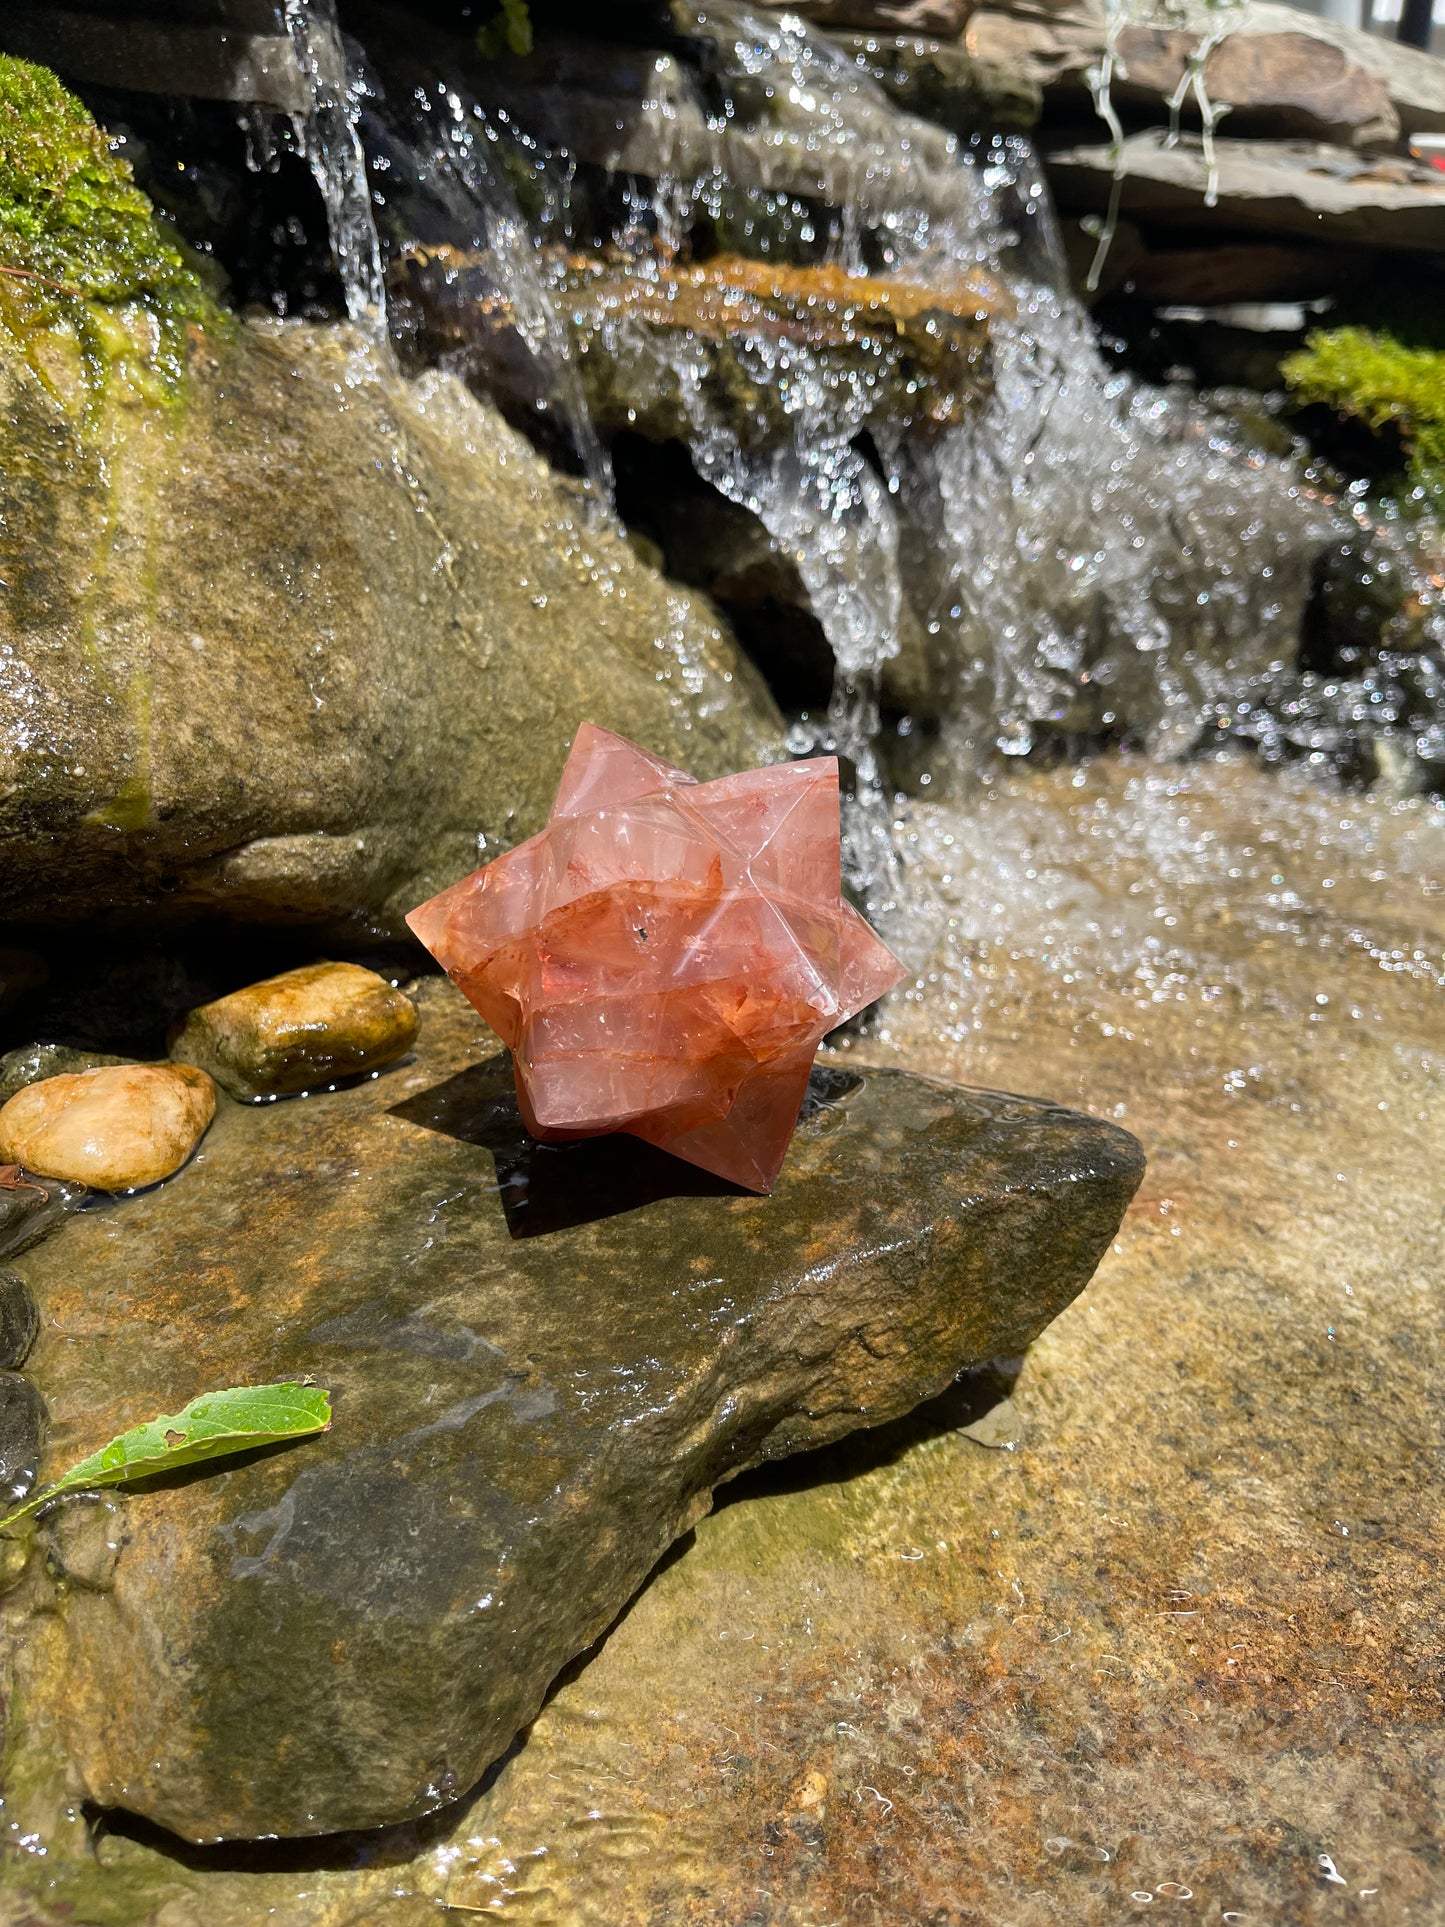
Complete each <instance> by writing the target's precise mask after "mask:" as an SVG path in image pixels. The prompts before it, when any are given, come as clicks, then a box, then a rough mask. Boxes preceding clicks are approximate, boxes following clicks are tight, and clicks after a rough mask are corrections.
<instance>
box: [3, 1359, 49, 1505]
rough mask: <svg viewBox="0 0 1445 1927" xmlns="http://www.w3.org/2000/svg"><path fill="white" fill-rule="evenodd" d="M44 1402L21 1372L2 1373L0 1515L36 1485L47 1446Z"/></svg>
mask: <svg viewBox="0 0 1445 1927" xmlns="http://www.w3.org/2000/svg"><path fill="white" fill-rule="evenodd" d="M45 1430H46V1411H45V1400H44V1399H43V1398H42V1397H41V1396H40V1394H39V1392H37V1391H36V1389H35V1387H34V1386H33V1385H32V1384H31V1382H30V1380H29V1379H28V1378H22V1377H21V1375H20V1373H19V1372H0V1512H8V1511H9V1510H10V1508H11V1506H15V1505H19V1504H20V1502H21V1500H22V1499H24V1498H25V1497H26V1496H27V1495H28V1494H29V1493H30V1492H31V1491H32V1490H33V1489H34V1486H35V1480H36V1477H37V1475H38V1473H39V1470H40V1454H41V1451H42V1449H43V1447H44V1445H45Z"/></svg>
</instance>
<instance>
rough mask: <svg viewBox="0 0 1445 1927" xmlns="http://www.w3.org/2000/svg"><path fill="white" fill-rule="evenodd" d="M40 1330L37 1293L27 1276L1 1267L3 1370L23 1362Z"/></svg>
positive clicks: (0, 1360) (0, 1350) (0, 1358)
mask: <svg viewBox="0 0 1445 1927" xmlns="http://www.w3.org/2000/svg"><path fill="white" fill-rule="evenodd" d="M39 1332H40V1311H39V1308H38V1307H37V1305H36V1303H35V1295H34V1293H33V1292H32V1291H31V1289H30V1287H29V1285H27V1284H26V1282H25V1280H24V1279H23V1278H20V1277H17V1276H16V1274H15V1273H14V1272H13V1271H5V1270H3V1269H0V1369H3V1370H5V1371H13V1370H14V1368H15V1367H16V1366H17V1365H23V1364H24V1363H25V1361H26V1359H27V1358H28V1357H29V1355H30V1347H31V1346H32V1345H33V1344H34V1343H35V1340H36V1338H37V1336H38V1335H39Z"/></svg>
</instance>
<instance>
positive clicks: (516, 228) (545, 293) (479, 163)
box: [404, 84, 613, 515]
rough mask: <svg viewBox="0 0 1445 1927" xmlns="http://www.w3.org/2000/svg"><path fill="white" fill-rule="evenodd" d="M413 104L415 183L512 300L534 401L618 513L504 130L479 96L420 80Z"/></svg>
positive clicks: (596, 494)
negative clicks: (508, 165)
mask: <svg viewBox="0 0 1445 1927" xmlns="http://www.w3.org/2000/svg"><path fill="white" fill-rule="evenodd" d="M410 108H411V113H410V116H409V119H408V120H407V121H406V123H405V133H404V140H405V142H406V144H407V145H408V146H409V148H410V158H411V161H412V164H413V168H414V180H413V183H412V185H413V190H414V191H416V192H421V191H424V192H425V193H426V195H427V196H428V197H429V198H430V199H431V200H433V201H434V202H435V203H436V204H437V214H438V215H439V217H440V221H441V224H442V228H443V231H444V232H445V233H446V236H447V248H448V254H449V257H450V258H451V259H453V260H460V261H465V262H466V263H467V265H468V268H469V269H470V270H471V271H472V272H473V273H475V272H480V273H481V274H482V275H483V276H484V277H485V278H486V280H487V281H488V282H489V283H490V285H491V286H492V287H493V288H495V290H496V291H497V293H498V294H499V295H500V297H501V298H502V300H503V301H504V302H505V303H506V308H507V313H508V317H509V319H510V321H511V323H512V324H513V326H514V328H515V330H516V334H517V336H518V337H519V338H520V341H521V342H522V344H523V345H524V347H525V350H526V354H527V356H528V359H529V363H530V367H529V369H528V372H527V376H526V379H527V381H528V383H529V385H530V387H531V389H532V397H533V401H534V404H535V406H536V407H537V408H539V409H543V410H551V411H553V412H554V414H555V415H556V416H557V417H558V418H559V420H560V422H561V424H562V425H563V427H564V429H565V431H566V437H567V440H568V441H569V443H570V445H571V447H572V449H573V451H574V452H575V454H576V455H577V457H578V459H579V460H580V462H581V465H582V471H583V474H584V476H585V478H586V481H587V487H588V497H587V499H588V501H589V503H590V505H591V506H592V509H593V512H594V513H600V514H603V515H609V514H610V513H611V508H612V498H613V482H612V470H611V464H610V462H609V459H608V456H607V451H606V450H605V448H604V447H603V445H602V441H601V438H600V436H599V435H598V433H597V430H596V427H595V425H594V423H593V421H592V417H591V414H590V412H589V410H588V407H587V400H586V396H585V395H584V394H583V392H582V384H581V381H580V378H579V376H578V371H577V363H576V358H575V356H574V354H573V352H572V342H571V337H570V335H569V333H568V329H567V325H566V323H565V321H564V319H563V317H562V315H561V313H560V312H559V308H558V304H557V301H556V299H555V297H554V295H553V292H552V290H551V289H550V288H549V287H548V285H547V283H546V281H545V279H544V276H543V273H542V269H541V266H540V261H539V250H538V243H537V239H536V237H534V236H533V235H532V233H531V232H530V231H529V229H528V227H527V224H526V222H525V221H524V220H523V218H522V214H521V211H520V209H519V208H518V206H517V199H516V195H515V194H514V193H513V191H512V188H511V185H510V183H509V182H508V180H507V177H506V175H505V173H504V172H503V171H502V169H501V168H500V167H498V165H497V164H496V162H495V159H494V156H493V151H492V150H493V144H494V141H495V140H496V138H497V130H496V129H495V128H493V127H492V125H491V124H490V123H489V122H488V120H487V117H486V115H485V114H484V113H483V112H482V111H481V109H480V108H479V107H478V106H477V104H476V102H475V101H471V100H464V99H463V97H462V96H461V94H459V93H458V92H457V91H456V89H455V88H450V87H446V86H443V85H441V84H437V85H435V86H433V87H427V86H422V85H418V86H415V87H414V88H413V90H412V96H411V101H410ZM466 298H467V297H466V296H465V294H464V295H463V299H466Z"/></svg>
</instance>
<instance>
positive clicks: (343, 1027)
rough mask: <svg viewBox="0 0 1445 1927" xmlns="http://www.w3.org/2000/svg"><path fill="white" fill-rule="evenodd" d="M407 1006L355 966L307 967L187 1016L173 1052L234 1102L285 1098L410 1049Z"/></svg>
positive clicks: (412, 1030)
mask: <svg viewBox="0 0 1445 1927" xmlns="http://www.w3.org/2000/svg"><path fill="white" fill-rule="evenodd" d="M417 1021H418V1020H417V1013H416V1005H415V1004H413V1002H412V1001H411V999H410V997H407V996H404V995H403V993H402V992H401V991H399V990H396V989H393V987H392V986H391V985H390V984H389V983H388V982H387V981H386V979H385V977H378V976H377V974H376V972H375V971H374V970H363V969H362V967H361V965H360V964H349V963H317V964H307V965H305V966H304V968H302V969H300V970H287V971H285V972H283V973H282V975H281V976H279V977H268V978H267V979H266V980H265V982H264V983H259V984H250V985H248V986H247V988H246V989H245V990H237V991H233V992H232V994H231V995H230V996H229V997H219V998H217V1000H216V1001H215V1003H213V1004H202V1005H201V1007H200V1009H199V1010H193V1011H192V1012H191V1014H190V1016H189V1017H187V1019H186V1021H185V1023H184V1024H183V1025H182V1026H181V1028H180V1030H179V1031H178V1032H177V1034H176V1036H175V1038H174V1039H173V1041H172V1043H171V1056H172V1058H173V1059H174V1060H175V1062H176V1063H178V1064H195V1065H198V1066H199V1067H200V1068H201V1069H202V1070H204V1071H209V1072H210V1074H211V1076H212V1077H214V1078H215V1080H216V1082H217V1083H218V1084H219V1085H220V1086H221V1088H222V1089H223V1090H226V1091H229V1092H230V1094H231V1096H232V1097H239V1098H262V1097H291V1096H295V1095H296V1094H297V1093H298V1092H301V1091H316V1090H324V1089H325V1087H326V1086H327V1085H328V1084H334V1083H336V1082H337V1081H338V1079H340V1078H343V1077H355V1076H356V1075H357V1074H358V1073H360V1072H364V1071H374V1070H380V1069H381V1068H382V1066H383V1065H386V1064H394V1063H395V1062H396V1060H397V1058H398V1057H402V1056H404V1055H405V1054H406V1052H407V1051H408V1050H410V1049H411V1046H412V1043H413V1041H414V1040H415V1037H416V1033H417Z"/></svg>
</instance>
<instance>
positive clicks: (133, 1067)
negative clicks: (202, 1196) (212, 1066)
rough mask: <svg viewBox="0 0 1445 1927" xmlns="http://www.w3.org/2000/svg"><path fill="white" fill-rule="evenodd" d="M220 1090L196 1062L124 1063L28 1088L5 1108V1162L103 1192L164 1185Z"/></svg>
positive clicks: (1, 1127)
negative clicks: (196, 1067) (161, 1181)
mask: <svg viewBox="0 0 1445 1927" xmlns="http://www.w3.org/2000/svg"><path fill="white" fill-rule="evenodd" d="M215 1110H216V1087H215V1085H214V1084H213V1083H212V1082H211V1080H210V1078H209V1077H207V1075H206V1073H205V1072H204V1071H199V1070H195V1069H193V1068H192V1067H191V1066H190V1065H189V1064H117V1065H112V1066H109V1067H107V1068H105V1069H102V1070H93V1071H75V1072H72V1073H63V1074H62V1075H60V1076H59V1077H46V1078H42V1079H41V1081H40V1082H39V1083H38V1084H27V1085H26V1087H25V1089H24V1090H23V1091H18V1092H17V1093H16V1095H15V1096H14V1097H12V1098H11V1099H10V1101H9V1103H8V1104H6V1105H4V1106H3V1108H0V1160H4V1161H5V1162H7V1163H13V1164H19V1165H22V1166H24V1168H25V1170H26V1171H33V1172H34V1173H36V1175H37V1176H38V1177H41V1178H63V1179H65V1180H67V1181H68V1182H69V1183H71V1184H88V1185H93V1186H95V1187H96V1188H97V1189H98V1190H101V1191H128V1190H133V1189H136V1188H138V1187H139V1186H141V1185H147V1184H158V1183H159V1182H160V1180H161V1179H162V1178H168V1177H170V1175H171V1173H172V1172H173V1171H178V1170H179V1169H180V1167H181V1166H182V1165H183V1164H184V1163H185V1161H186V1159H187V1158H188V1157H189V1156H190V1155H191V1152H192V1151H194V1150H195V1148H196V1145H197V1144H198V1143H199V1141H200V1138H201V1136H202V1134H203V1133H204V1131H205V1129H206V1126H207V1125H208V1124H209V1123H210V1121H211V1119H212V1117H213V1116H214V1115H215Z"/></svg>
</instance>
